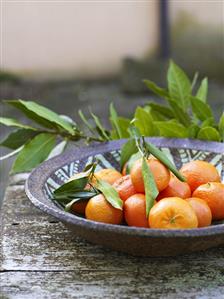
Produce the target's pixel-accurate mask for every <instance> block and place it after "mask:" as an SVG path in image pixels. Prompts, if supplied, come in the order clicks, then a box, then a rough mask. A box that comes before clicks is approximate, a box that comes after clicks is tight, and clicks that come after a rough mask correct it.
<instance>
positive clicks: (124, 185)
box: [113, 175, 136, 201]
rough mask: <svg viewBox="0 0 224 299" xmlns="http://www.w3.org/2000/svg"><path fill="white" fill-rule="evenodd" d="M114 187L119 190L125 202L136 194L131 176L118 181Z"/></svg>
mask: <svg viewBox="0 0 224 299" xmlns="http://www.w3.org/2000/svg"><path fill="white" fill-rule="evenodd" d="M113 187H114V188H115V189H116V190H117V192H118V194H119V196H120V198H121V199H122V200H124V201H125V200H126V199H128V198H129V197H130V196H132V195H134V194H135V193H136V190H135V188H134V186H133V184H132V180H131V176H130V175H125V176H123V177H121V178H120V179H118V180H116V181H115V182H114V184H113Z"/></svg>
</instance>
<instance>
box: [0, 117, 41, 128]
mask: <svg viewBox="0 0 224 299" xmlns="http://www.w3.org/2000/svg"><path fill="white" fill-rule="evenodd" d="M0 124H2V125H5V126H8V127H18V128H23V129H31V130H36V129H35V128H32V127H30V126H27V125H23V124H21V123H20V122H18V121H17V120H16V119H13V118H8V117H0Z"/></svg>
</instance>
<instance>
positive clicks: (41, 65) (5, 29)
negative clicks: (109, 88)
mask: <svg viewBox="0 0 224 299" xmlns="http://www.w3.org/2000/svg"><path fill="white" fill-rule="evenodd" d="M157 23H158V0H148V1H109V0H104V1H94V0H92V1H43V0H42V1H40V2H39V3H38V1H31V0H30V1H10V0H8V1H4V0H3V5H2V28H1V32H2V67H4V68H5V69H8V70H13V71H18V72H26V73H29V72H34V73H38V72H39V73H46V72H47V73H49V71H50V72H51V74H52V72H53V74H54V75H57V74H58V73H60V74H62V73H63V72H71V73H74V74H75V75H77V74H78V76H83V75H87V76H93V75H102V74H110V73H114V72H117V71H118V70H119V69H120V67H121V59H122V58H124V57H125V56H127V55H131V56H134V57H138V58H142V57H143V56H144V55H145V54H146V53H148V52H149V50H150V49H154V47H155V46H156V44H157V39H158V26H157Z"/></svg>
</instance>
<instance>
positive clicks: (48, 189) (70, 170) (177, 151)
mask: <svg viewBox="0 0 224 299" xmlns="http://www.w3.org/2000/svg"><path fill="white" fill-rule="evenodd" d="M160 149H161V150H162V151H163V152H164V153H165V154H166V155H167V156H168V158H169V159H170V160H171V161H172V162H173V163H174V164H175V165H176V167H177V168H178V169H179V168H180V167H181V166H182V165H183V164H185V163H187V162H189V161H191V160H204V161H208V162H210V163H212V164H213V165H214V166H215V167H216V168H217V170H218V172H219V174H220V175H221V177H222V181H224V170H223V154H221V153H215V152H212V151H204V150H196V149H189V148H188V149H186V148H172V147H168V146H167V147H160ZM120 153H121V151H120V149H114V150H110V151H108V150H106V151H102V150H101V152H99V153H96V154H94V155H86V156H85V157H82V158H80V159H77V157H74V160H72V159H71V161H70V162H68V163H65V164H64V165H63V166H60V167H58V168H57V169H56V170H54V171H52V173H51V174H50V175H49V177H48V178H47V179H46V181H45V183H44V184H43V192H44V194H45V196H46V197H47V198H48V199H50V202H51V203H50V204H53V205H57V206H58V207H60V208H61V206H60V205H58V204H57V203H56V202H55V201H54V200H52V194H53V191H54V190H55V189H56V188H58V187H59V186H60V185H62V184H63V183H65V182H66V181H67V180H68V179H69V178H70V177H71V176H72V175H74V174H75V173H77V172H80V171H82V170H83V169H84V167H85V166H86V165H87V164H89V163H91V162H93V160H94V159H97V160H98V161H99V163H98V165H97V168H96V171H98V170H100V169H102V168H112V167H113V168H115V169H117V170H118V171H120V165H119V161H120Z"/></svg>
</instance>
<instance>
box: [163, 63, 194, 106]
mask: <svg viewBox="0 0 224 299" xmlns="http://www.w3.org/2000/svg"><path fill="white" fill-rule="evenodd" d="M167 79H168V88H169V94H170V97H171V98H172V99H173V100H175V101H176V102H177V104H178V105H179V106H180V107H182V108H183V109H186V108H187V107H188V106H189V95H190V93H191V83H190V80H189V78H188V77H187V75H186V74H185V72H184V71H183V70H182V69H181V68H180V67H179V66H177V65H176V64H175V63H174V62H172V61H171V62H170V66H169V70H168V76H167Z"/></svg>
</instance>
